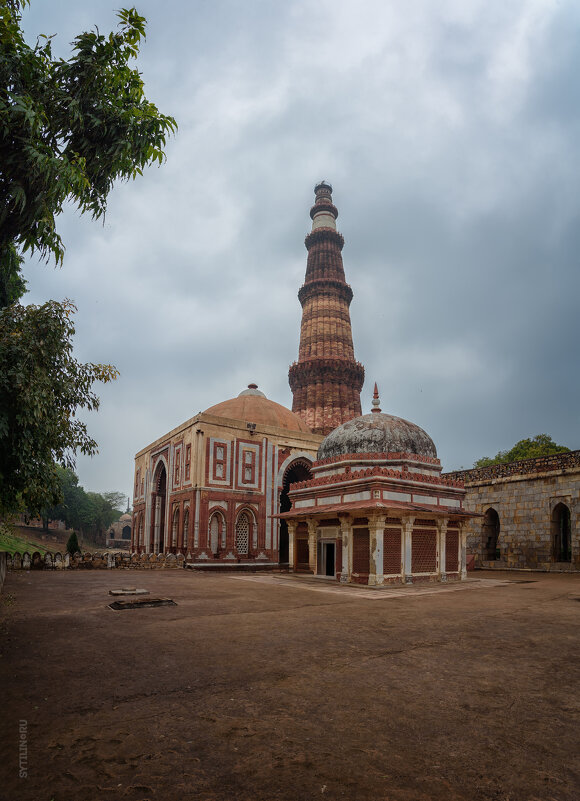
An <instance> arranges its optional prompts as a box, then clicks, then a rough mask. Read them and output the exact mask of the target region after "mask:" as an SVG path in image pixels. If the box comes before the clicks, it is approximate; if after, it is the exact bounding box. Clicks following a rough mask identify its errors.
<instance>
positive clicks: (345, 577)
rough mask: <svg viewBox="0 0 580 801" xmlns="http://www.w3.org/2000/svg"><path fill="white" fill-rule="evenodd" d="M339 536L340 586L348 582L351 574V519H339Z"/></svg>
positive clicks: (346, 517)
mask: <svg viewBox="0 0 580 801" xmlns="http://www.w3.org/2000/svg"><path fill="white" fill-rule="evenodd" d="M339 519H340V536H341V537H342V573H341V574H340V581H341V584H346V583H348V581H350V576H351V573H352V518H351V517H350V516H349V515H342V516H341V517H340V518H339Z"/></svg>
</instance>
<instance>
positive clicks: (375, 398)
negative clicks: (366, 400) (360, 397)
mask: <svg viewBox="0 0 580 801" xmlns="http://www.w3.org/2000/svg"><path fill="white" fill-rule="evenodd" d="M380 404H381V401H380V398H379V388H378V387H377V382H376V381H375V389H374V392H373V408H372V411H373V412H380V411H381V405H380Z"/></svg>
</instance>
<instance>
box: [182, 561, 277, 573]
mask: <svg viewBox="0 0 580 801" xmlns="http://www.w3.org/2000/svg"><path fill="white" fill-rule="evenodd" d="M184 567H185V568H187V569H188V570H203V571H205V572H208V573H257V572H260V571H267V572H270V573H271V572H272V571H277V572H280V573H287V572H288V567H287V566H286V567H285V566H284V565H280V563H279V562H233V563H232V562H225V561H224V562H187V563H186V564H185V565H184Z"/></svg>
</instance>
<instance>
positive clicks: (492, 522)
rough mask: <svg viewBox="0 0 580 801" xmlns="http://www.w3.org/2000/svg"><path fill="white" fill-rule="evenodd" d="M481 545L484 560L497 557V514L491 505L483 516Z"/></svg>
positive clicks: (498, 551) (498, 524) (498, 527)
mask: <svg viewBox="0 0 580 801" xmlns="http://www.w3.org/2000/svg"><path fill="white" fill-rule="evenodd" d="M481 530H482V546H483V558H484V559H485V560H486V561H493V560H494V559H499V557H500V549H499V545H498V542H499V530H500V523H499V515H498V513H497V512H496V510H495V509H494V508H493V507H490V508H489V509H488V510H487V512H486V513H485V516H484V518H483V524H482V529H481Z"/></svg>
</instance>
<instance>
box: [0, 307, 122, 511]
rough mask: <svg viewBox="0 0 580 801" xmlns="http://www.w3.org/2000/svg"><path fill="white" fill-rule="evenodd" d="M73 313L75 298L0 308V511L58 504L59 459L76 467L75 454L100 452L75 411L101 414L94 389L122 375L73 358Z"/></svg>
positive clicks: (105, 366)
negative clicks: (99, 384)
mask: <svg viewBox="0 0 580 801" xmlns="http://www.w3.org/2000/svg"><path fill="white" fill-rule="evenodd" d="M74 311H75V307H74V306H73V304H72V303H70V302H69V301H65V302H64V303H57V302H56V301H49V302H48V303H45V304H43V305H42V306H27V307H24V306H21V305H19V304H13V305H12V306H9V307H7V308H5V309H2V310H1V311H0V514H6V513H8V512H13V511H15V510H17V509H18V508H19V506H20V505H21V504H23V505H24V506H25V508H26V509H27V510H28V511H29V512H30V513H31V514H37V513H40V512H41V510H42V509H43V507H46V506H52V505H54V504H55V503H58V502H59V498H60V496H61V483H60V478H59V473H58V470H57V467H56V465H55V462H58V463H60V464H61V465H64V466H68V467H73V466H74V455H75V452H76V451H77V450H79V451H80V452H81V453H83V454H88V455H93V454H95V453H96V452H97V443H96V442H95V441H94V439H92V437H90V436H89V434H88V432H87V427H86V424H85V423H83V422H81V421H80V420H78V419H77V417H76V413H77V410H78V409H79V408H83V409H88V410H92V409H98V408H99V399H98V397H97V396H96V395H95V393H94V391H93V390H92V384H93V383H94V382H95V381H102V382H105V383H106V382H108V381H111V380H113V379H115V378H116V377H117V375H118V373H117V371H116V370H115V368H114V367H111V366H110V365H102V364H80V363H79V362H77V361H76V360H75V359H74V358H73V355H72V336H73V334H74V326H73V322H72V314H73V312H74Z"/></svg>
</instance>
